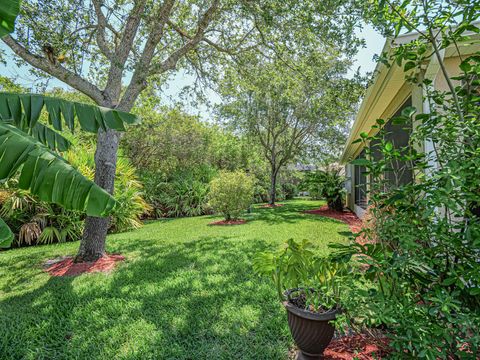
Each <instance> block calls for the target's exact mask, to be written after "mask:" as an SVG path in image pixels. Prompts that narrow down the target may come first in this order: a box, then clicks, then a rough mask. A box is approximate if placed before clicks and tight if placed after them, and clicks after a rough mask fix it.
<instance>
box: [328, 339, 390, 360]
mask: <svg viewBox="0 0 480 360" xmlns="http://www.w3.org/2000/svg"><path fill="white" fill-rule="evenodd" d="M388 353H389V351H388V339H386V338H381V339H377V338H373V337H371V336H368V335H366V334H357V335H351V336H344V337H340V338H338V339H333V340H332V342H331V343H330V345H328V347H327V349H326V350H325V352H324V355H325V360H353V359H358V360H370V359H381V358H382V357H385V356H387V355H388Z"/></svg>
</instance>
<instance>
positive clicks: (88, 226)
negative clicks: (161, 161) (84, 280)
mask: <svg viewBox="0 0 480 360" xmlns="http://www.w3.org/2000/svg"><path fill="white" fill-rule="evenodd" d="M120 138H121V134H120V133H119V132H118V131H115V130H111V129H108V130H107V131H103V130H100V131H99V133H98V137H97V149H96V151H95V183H96V184H97V185H99V186H101V187H102V188H103V189H105V190H106V191H108V192H109V193H110V194H113V188H114V182H115V171H116V168H117V151H118V146H119V143H120ZM109 225H110V218H109V217H106V218H99V217H92V216H88V217H87V219H86V220H85V230H84V233H83V237H82V240H81V243H80V248H79V250H78V254H77V256H76V258H75V261H77V262H81V261H93V260H96V259H98V258H100V257H102V256H103V255H104V254H105V240H106V237H107V231H108V227H109Z"/></svg>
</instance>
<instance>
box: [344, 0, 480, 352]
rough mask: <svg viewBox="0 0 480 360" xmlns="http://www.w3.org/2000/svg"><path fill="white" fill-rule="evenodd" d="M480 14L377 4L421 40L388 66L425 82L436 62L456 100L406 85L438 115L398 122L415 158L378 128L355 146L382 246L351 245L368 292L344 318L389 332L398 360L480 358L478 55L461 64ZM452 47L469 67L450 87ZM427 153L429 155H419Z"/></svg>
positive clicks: (380, 123)
mask: <svg viewBox="0 0 480 360" xmlns="http://www.w3.org/2000/svg"><path fill="white" fill-rule="evenodd" d="M474 3H475V2H461V3H460V2H450V1H432V2H422V3H420V2H418V3H417V2H413V1H402V2H401V3H397V2H395V1H394V2H379V6H380V10H381V14H380V15H379V17H380V20H385V19H387V20H389V22H387V26H390V25H391V26H394V25H396V24H397V25H398V26H396V28H397V30H398V31H399V30H400V29H402V28H404V27H406V28H407V29H409V30H412V29H416V30H418V31H419V37H418V40H416V41H414V42H412V43H408V44H404V45H400V46H398V47H397V48H395V49H394V52H393V54H392V57H391V58H388V59H384V60H385V61H391V62H393V61H395V62H396V63H397V64H399V65H404V69H405V71H408V70H411V69H413V68H415V69H418V70H419V71H418V72H414V73H415V75H418V73H421V69H422V68H423V64H425V63H426V62H427V61H428V60H430V58H431V57H432V56H433V57H435V60H434V61H436V62H437V63H438V64H439V65H440V67H439V68H440V71H441V72H442V75H444V76H445V78H446V83H447V88H448V90H446V91H444V90H439V89H438V88H435V87H433V86H432V82H431V81H430V80H429V79H427V78H425V79H424V78H422V77H421V76H414V77H412V76H408V79H409V81H411V82H412V83H413V84H412V85H413V86H415V87H416V86H421V87H422V88H423V89H425V91H426V97H425V99H424V102H425V103H426V104H428V107H429V109H430V110H429V112H428V113H419V109H415V108H413V107H406V108H405V109H404V110H403V111H402V114H401V116H399V117H396V118H394V119H391V120H390V121H393V122H394V123H396V124H404V126H407V127H409V128H412V129H413V131H412V135H411V140H410V144H409V146H407V147H401V148H399V147H397V146H396V145H395V144H394V143H392V142H391V141H390V140H389V137H388V136H385V134H386V130H385V128H384V125H385V121H384V120H382V119H380V120H377V124H376V125H375V126H374V128H373V129H372V132H371V134H374V135H369V134H367V133H362V134H361V138H360V139H358V140H357V141H358V142H361V143H362V145H363V146H364V147H365V149H366V153H367V154H366V159H360V160H356V161H354V162H353V164H356V165H362V166H365V167H366V168H367V173H368V174H369V175H370V178H371V181H370V187H369V188H370V193H369V203H370V205H371V209H372V210H371V211H372V214H373V217H374V219H375V223H374V227H375V228H374V234H375V240H376V243H372V244H366V245H360V244H356V243H353V244H352V245H350V246H348V247H346V248H344V249H342V250H339V251H338V253H337V255H338V256H347V257H348V256H355V259H356V261H359V262H360V263H363V264H364V265H365V267H366V270H365V272H364V273H363V274H361V279H359V281H362V282H363V283H364V285H365V287H366V288H364V289H361V288H359V289H358V294H357V296H355V298H353V299H352V301H350V303H349V304H348V306H347V308H348V310H349V312H350V313H351V315H352V316H353V317H354V318H355V319H356V323H357V324H362V325H364V326H370V327H371V326H375V327H381V328H383V329H385V330H386V331H387V334H388V335H389V336H390V338H391V341H390V346H391V347H392V349H393V351H394V353H393V354H392V356H393V357H396V358H405V357H409V358H426V359H478V357H479V356H480V352H479V350H480V335H479V334H480V262H479V259H480V190H479V189H480V121H479V120H480V105H479V99H480V98H479V94H478V88H479V85H480V84H479V80H478V79H479V77H480V53H476V54H474V55H472V56H466V55H465V54H459V53H456V51H459V49H460V48H461V47H462V46H463V44H465V43H468V42H470V41H473V42H475V41H476V42H477V43H478V35H473V36H474V38H472V37H471V35H470V36H469V35H468V32H471V34H475V33H479V32H480V30H479V29H478V27H476V26H474V25H473V22H474V21H476V20H477V19H478V18H479V16H480V13H479V12H478V4H476V5H475V4H474ZM475 6H476V7H475ZM475 37H476V38H475ZM438 39H441V41H440V42H439V41H438ZM446 47H449V49H448V51H452V52H453V53H454V54H456V55H457V56H459V58H460V59H461V63H460V65H459V68H458V69H457V70H458V75H457V76H455V77H454V78H451V77H450V76H451V75H449V74H448V73H447V71H446V67H445V66H444V65H445V64H444V59H443V55H442V54H443V51H445V48H446ZM379 129H380V131H378V130H379ZM376 131H378V132H377V133H375V132H376ZM425 143H428V144H430V145H431V147H430V148H431V149H432V150H428V148H427V150H426V151H425V152H420V151H418V150H417V149H421V148H423V145H424V144H425ZM392 163H393V164H400V166H396V167H394V166H392V165H391V164H392ZM405 168H406V169H408V170H409V171H410V172H411V173H412V174H413V181H412V182H411V183H409V184H406V185H402V184H392V180H391V179H392V178H393V179H395V178H398V173H397V174H395V172H403V171H404V169H405ZM386 175H389V176H386ZM385 209H388V211H385ZM370 235H371V233H370V231H369V230H368V229H367V230H365V231H364V236H365V237H367V238H368V237H369V236H370Z"/></svg>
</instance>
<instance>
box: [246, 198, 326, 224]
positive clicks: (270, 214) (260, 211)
mask: <svg viewBox="0 0 480 360" xmlns="http://www.w3.org/2000/svg"><path fill="white" fill-rule="evenodd" d="M316 208H318V203H315V202H312V203H311V204H309V203H306V202H302V203H295V202H286V203H285V204H284V206H279V207H275V208H262V207H259V206H255V207H254V208H253V212H252V213H250V214H245V219H247V221H263V222H265V223H267V224H269V225H277V224H280V223H285V222H286V223H296V222H298V221H301V220H305V219H308V218H310V215H309V214H305V213H304V211H306V210H312V209H316Z"/></svg>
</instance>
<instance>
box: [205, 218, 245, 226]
mask: <svg viewBox="0 0 480 360" xmlns="http://www.w3.org/2000/svg"><path fill="white" fill-rule="evenodd" d="M246 223H247V220H243V219H236V220H220V221H214V222H211V223H210V224H208V225H242V224H246Z"/></svg>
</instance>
